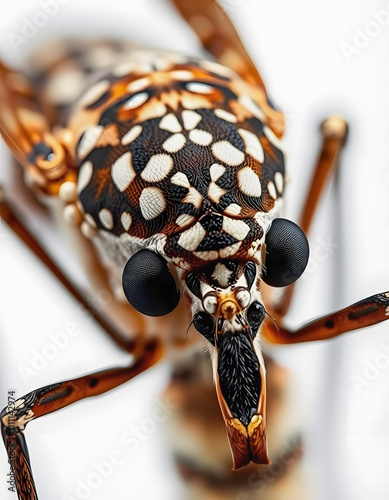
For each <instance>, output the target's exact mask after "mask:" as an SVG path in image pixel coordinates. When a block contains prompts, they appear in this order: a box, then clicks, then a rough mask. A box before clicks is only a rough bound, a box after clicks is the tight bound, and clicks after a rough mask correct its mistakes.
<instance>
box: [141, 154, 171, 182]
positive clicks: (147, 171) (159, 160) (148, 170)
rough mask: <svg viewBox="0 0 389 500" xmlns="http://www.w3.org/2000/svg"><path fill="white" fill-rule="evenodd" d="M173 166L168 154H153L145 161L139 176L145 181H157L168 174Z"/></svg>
mask: <svg viewBox="0 0 389 500" xmlns="http://www.w3.org/2000/svg"><path fill="white" fill-rule="evenodd" d="M173 166H174V163H173V159H172V157H171V156H170V155H165V154H159V155H154V156H152V157H151V158H150V160H149V161H148V162H147V165H146V166H145V168H144V169H143V171H142V173H141V174H140V176H141V177H142V179H143V180H144V181H147V182H159V181H162V180H163V179H164V178H165V177H166V176H167V175H168V173H169V172H170V171H171V169H172V168H173Z"/></svg>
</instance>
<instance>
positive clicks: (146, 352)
mask: <svg viewBox="0 0 389 500" xmlns="http://www.w3.org/2000/svg"><path fill="white" fill-rule="evenodd" d="M133 354H134V357H135V362H134V363H133V364H132V365H131V366H128V367H124V368H114V369H109V370H104V371H100V372H96V373H93V374H90V375H86V376H84V377H81V378H77V379H73V380H67V381H65V382H60V383H57V384H52V385H49V386H46V387H42V388H40V389H37V390H35V391H32V392H30V393H29V394H27V395H26V396H24V397H22V398H20V399H19V400H17V401H16V402H15V403H14V404H13V405H11V406H8V407H7V408H5V409H4V410H3V411H2V413H1V414H0V418H1V430H2V436H3V439H4V443H5V446H6V448H7V452H8V457H9V462H10V464H11V467H12V469H13V472H14V474H15V478H16V487H17V492H18V497H19V500H36V499H37V498H38V495H37V491H36V487H35V483H34V479H33V474H32V469H31V463H30V458H29V453H28V448H27V444H26V440H25V437H24V435H23V432H22V431H23V430H24V428H25V426H26V425H27V423H29V422H30V421H31V420H34V419H36V418H39V417H41V416H43V415H47V414H49V413H52V412H54V411H57V410H60V409H61V408H65V407H66V406H69V405H71V404H73V403H75V402H77V401H81V400H83V399H85V398H89V397H93V396H98V395H100V394H103V393H105V392H108V391H110V390H111V389H114V388H115V387H118V386H119V385H121V384H123V383H125V382H127V381H128V380H131V379H132V378H134V377H135V376H136V375H138V374H140V373H142V372H143V371H145V370H146V369H147V368H150V367H151V366H153V365H154V364H155V363H157V362H158V361H159V360H160V359H161V357H162V354H163V347H162V344H161V342H160V341H159V340H158V339H150V340H148V341H140V342H139V343H138V344H137V345H136V346H135V347H134V351H133Z"/></svg>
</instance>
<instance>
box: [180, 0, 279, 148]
mask: <svg viewBox="0 0 389 500" xmlns="http://www.w3.org/2000/svg"><path fill="white" fill-rule="evenodd" d="M172 1H173V3H174V4H175V6H176V8H177V9H178V11H179V12H180V14H181V15H182V17H183V18H184V19H185V21H187V23H188V24H189V25H190V26H191V28H192V29H193V31H194V32H195V33H196V34H197V35H198V37H199V38H200V40H201V43H202V45H203V46H204V48H205V49H206V50H207V51H208V52H210V53H211V54H212V55H213V56H214V57H215V58H216V59H217V61H219V62H220V64H223V65H224V66H227V67H229V68H231V69H233V70H234V71H235V72H236V73H237V74H238V75H239V76H240V77H241V78H242V79H243V81H244V82H246V83H247V84H248V85H247V88H246V89H245V90H246V92H247V94H250V95H251V97H252V98H253V99H254V100H255V101H256V102H257V104H258V105H259V106H260V107H261V108H262V110H263V112H264V113H265V115H266V118H267V123H266V124H267V125H269V127H270V128H271V129H272V130H273V132H274V133H275V134H276V136H277V137H278V138H281V137H282V135H283V133H284V128H285V120H284V115H283V113H281V112H280V111H276V110H274V109H273V108H272V107H271V106H270V104H269V102H268V99H267V93H266V88H265V85H264V83H263V80H262V78H261V76H260V74H259V72H258V70H257V68H256V67H255V65H254V63H253V61H252V60H251V58H250V56H249V55H248V54H247V52H246V49H245V48H244V46H243V44H242V41H241V40H240V38H239V35H238V33H237V31H236V29H235V28H234V26H233V24H232V22H231V21H230V19H229V18H228V16H227V15H226V13H225V12H224V11H223V9H222V8H221V7H220V6H219V5H218V3H217V2H216V0H197V1H195V2H188V1H187V0H172Z"/></svg>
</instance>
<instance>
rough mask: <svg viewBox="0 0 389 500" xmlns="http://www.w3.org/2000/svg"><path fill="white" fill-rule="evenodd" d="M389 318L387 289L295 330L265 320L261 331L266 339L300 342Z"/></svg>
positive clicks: (323, 337)
mask: <svg viewBox="0 0 389 500" xmlns="http://www.w3.org/2000/svg"><path fill="white" fill-rule="evenodd" d="M387 319H389V292H384V293H378V294H376V295H372V296H371V297H368V298H366V299H363V300H360V301H359V302H356V303H355V304H353V305H351V306H349V307H346V308H344V309H341V310H340V311H337V312H335V313H332V314H328V315H326V316H323V317H321V318H319V319H316V320H314V321H312V322H311V323H308V324H306V325H304V326H302V327H301V328H299V329H298V330H295V331H291V330H288V329H286V328H283V327H280V328H279V327H277V326H276V325H275V324H274V323H272V322H271V321H269V320H266V324H265V327H264V328H263V330H262V333H263V335H264V336H265V338H266V339H267V340H269V341H270V342H273V343H275V344H297V343H301V342H312V341H316V340H328V339H332V338H334V337H337V336H338V335H341V334H342V333H346V332H350V331H353V330H358V329H360V328H365V327H367V326H372V325H376V324H377V323H381V321H385V320H387Z"/></svg>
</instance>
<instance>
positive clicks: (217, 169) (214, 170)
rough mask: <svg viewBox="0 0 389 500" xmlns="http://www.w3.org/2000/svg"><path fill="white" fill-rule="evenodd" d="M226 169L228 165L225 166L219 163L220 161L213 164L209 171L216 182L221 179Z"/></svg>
mask: <svg viewBox="0 0 389 500" xmlns="http://www.w3.org/2000/svg"><path fill="white" fill-rule="evenodd" d="M225 171H226V167H223V165H219V164H218V163H214V164H213V165H211V168H210V169H209V172H210V174H211V179H212V180H213V181H214V182H216V181H217V180H219V179H220V177H221V176H222V175H223V174H224V172H225Z"/></svg>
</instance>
